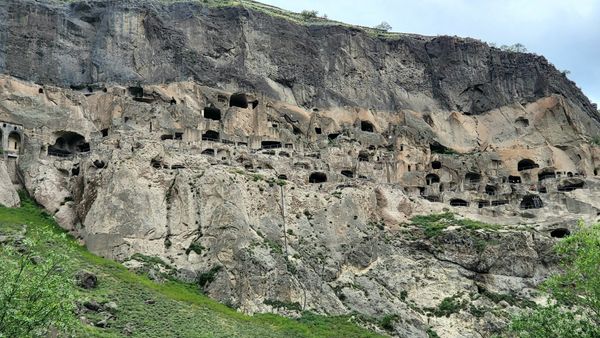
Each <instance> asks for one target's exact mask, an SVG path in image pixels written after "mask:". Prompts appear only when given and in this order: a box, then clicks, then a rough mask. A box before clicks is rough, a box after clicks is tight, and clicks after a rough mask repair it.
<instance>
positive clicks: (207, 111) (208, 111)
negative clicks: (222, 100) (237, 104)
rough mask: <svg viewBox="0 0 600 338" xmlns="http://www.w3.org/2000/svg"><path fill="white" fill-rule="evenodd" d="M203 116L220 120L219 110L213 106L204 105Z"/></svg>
mask: <svg viewBox="0 0 600 338" xmlns="http://www.w3.org/2000/svg"><path fill="white" fill-rule="evenodd" d="M204 118H205V119H209V120H215V121H220V120H221V110H220V109H219V108H215V107H205V108H204Z"/></svg>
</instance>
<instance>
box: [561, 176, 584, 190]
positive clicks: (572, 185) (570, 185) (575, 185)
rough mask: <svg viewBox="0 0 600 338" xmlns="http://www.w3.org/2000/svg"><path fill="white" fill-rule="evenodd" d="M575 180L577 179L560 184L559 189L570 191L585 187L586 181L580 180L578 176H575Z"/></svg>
mask: <svg viewBox="0 0 600 338" xmlns="http://www.w3.org/2000/svg"><path fill="white" fill-rule="evenodd" d="M574 180H575V181H573V182H567V183H563V184H560V185H559V186H558V191H562V192H568V191H573V190H576V189H581V188H583V187H584V185H585V182H583V181H579V180H578V179H577V178H575V179H574Z"/></svg>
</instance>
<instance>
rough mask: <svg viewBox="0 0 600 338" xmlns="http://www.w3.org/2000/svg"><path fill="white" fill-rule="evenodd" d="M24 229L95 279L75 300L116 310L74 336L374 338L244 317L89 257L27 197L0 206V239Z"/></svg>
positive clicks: (347, 325) (194, 293)
mask: <svg viewBox="0 0 600 338" xmlns="http://www.w3.org/2000/svg"><path fill="white" fill-rule="evenodd" d="M23 224H26V225H27V234H26V237H28V238H31V239H33V240H35V241H36V242H37V243H40V244H39V245H38V247H36V248H35V250H36V251H38V252H39V254H40V255H42V256H43V254H44V252H49V251H52V250H59V251H62V252H69V261H68V262H65V265H66V267H65V268H66V269H67V270H68V272H69V275H74V274H75V273H76V272H77V271H79V270H81V269H85V270H88V271H91V272H93V273H95V274H96V275H97V276H98V281H99V285H98V288H96V289H93V290H89V291H88V290H84V289H81V288H79V287H76V286H75V285H74V284H73V287H72V290H71V291H72V292H73V293H74V295H75V297H76V299H78V300H81V301H85V300H90V301H91V300H95V301H97V302H99V303H102V302H109V301H112V302H115V303H116V304H117V306H118V309H117V314H116V319H115V320H113V321H110V322H109V325H110V326H109V327H108V328H103V329H100V328H96V327H93V326H91V325H86V324H83V323H82V324H78V326H77V327H76V331H77V332H76V336H85V337H121V336H122V335H123V329H124V328H125V327H129V328H132V331H133V335H132V336H134V337H283V336H287V337H377V336H378V335H376V334H374V333H372V332H370V331H367V330H365V329H363V328H361V327H359V326H357V325H356V324H355V323H353V322H352V321H351V317H349V316H338V317H326V316H319V315H315V314H311V313H305V314H304V315H303V316H302V317H301V318H300V319H297V320H294V319H289V318H285V317H281V316H277V315H271V314H262V315H255V316H247V315H243V314H241V313H239V312H236V311H235V310H233V309H231V308H228V307H227V306H225V305H222V304H220V303H218V302H216V301H214V300H211V299H209V298H208V297H206V296H204V295H202V294H201V293H199V291H198V289H197V288H196V287H195V286H193V285H187V284H182V283H178V282H173V281H170V282H166V283H163V284H157V283H155V282H153V281H150V280H149V279H148V278H146V277H144V276H140V275H137V274H135V273H133V272H130V271H129V270H127V269H126V268H124V267H123V266H122V265H120V264H118V263H116V262H113V261H110V260H107V259H103V258H100V257H98V256H95V255H93V254H91V253H90V252H88V251H87V250H86V249H85V248H84V247H82V246H80V245H79V244H77V242H76V241H75V240H74V239H72V238H70V237H69V236H65V235H64V234H63V232H62V230H61V229H60V228H59V227H58V226H57V225H56V223H55V222H54V221H53V220H52V219H51V217H49V216H48V215H46V214H45V213H43V212H42V211H41V209H39V208H38V207H37V206H36V205H35V204H34V202H32V201H31V200H29V199H27V198H23V206H22V207H21V208H18V209H9V208H4V207H0V234H10V233H11V232H13V231H16V230H17V229H19V228H21V227H22V225H23ZM0 252H1V251H0ZM148 301H151V302H148ZM148 303H152V304H148ZM96 315H97V316H99V315H98V314H96ZM73 316H74V317H75V316H76V315H75V314H73ZM86 317H87V318H88V319H89V320H91V321H92V322H94V321H97V320H99V319H101V318H100V317H97V318H94V314H92V315H90V314H86Z"/></svg>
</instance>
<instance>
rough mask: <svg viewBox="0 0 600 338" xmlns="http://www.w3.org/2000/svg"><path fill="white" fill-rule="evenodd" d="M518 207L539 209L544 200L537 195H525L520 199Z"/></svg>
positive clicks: (542, 205)
mask: <svg viewBox="0 0 600 338" xmlns="http://www.w3.org/2000/svg"><path fill="white" fill-rule="evenodd" d="M520 207H521V209H540V208H543V207H544V202H542V199H541V198H540V197H539V196H537V195H527V196H525V197H523V199H522V200H521V204H520Z"/></svg>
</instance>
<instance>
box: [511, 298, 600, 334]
mask: <svg viewBox="0 0 600 338" xmlns="http://www.w3.org/2000/svg"><path fill="white" fill-rule="evenodd" d="M509 331H510V333H509V334H510V336H511V337H519V338H546V337H561V338H584V337H590V338H592V337H600V329H599V328H598V327H597V326H596V325H594V324H592V323H591V322H590V321H587V320H585V319H582V318H581V317H578V316H577V315H576V314H575V313H573V312H569V311H564V310H563V309H560V308H559V307H557V306H548V307H539V308H537V309H535V310H533V311H531V312H528V313H525V314H521V315H519V316H516V317H515V318H513V320H512V322H511V324H510V327H509Z"/></svg>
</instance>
